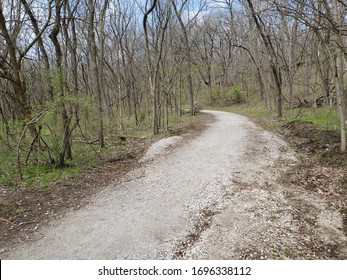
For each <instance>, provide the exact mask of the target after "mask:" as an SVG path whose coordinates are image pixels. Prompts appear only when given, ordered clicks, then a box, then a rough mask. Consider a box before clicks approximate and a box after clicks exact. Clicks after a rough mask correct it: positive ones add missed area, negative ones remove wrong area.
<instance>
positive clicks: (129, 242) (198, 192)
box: [0, 111, 347, 259]
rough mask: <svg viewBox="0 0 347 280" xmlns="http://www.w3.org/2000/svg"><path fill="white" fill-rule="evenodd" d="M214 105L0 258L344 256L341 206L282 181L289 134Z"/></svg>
mask: <svg viewBox="0 0 347 280" xmlns="http://www.w3.org/2000/svg"><path fill="white" fill-rule="evenodd" d="M208 112H209V113H211V114H213V115H214V116H215V117H216V121H215V122H214V123H213V124H211V125H210V126H209V128H208V129H207V130H206V131H205V132H204V133H203V134H202V135H201V136H200V137H198V138H196V139H194V140H192V141H189V142H188V143H182V144H181V145H179V146H178V147H177V148H175V149H173V150H172V151H171V152H166V153H165V152H164V153H163V154H162V155H161V156H160V157H158V158H156V159H154V160H150V161H148V162H147V163H146V164H145V165H144V166H142V167H141V168H139V169H136V170H134V171H132V172H130V173H129V174H128V175H127V176H126V177H125V178H124V179H123V180H122V182H117V183H114V184H113V185H110V186H109V187H108V189H107V190H106V191H104V192H103V193H101V194H100V195H99V196H98V197H96V198H95V199H94V201H93V203H91V204H90V205H88V206H86V207H84V208H83V209H81V210H79V211H77V212H73V213H70V214H69V215H67V216H66V218H64V219H62V220H60V221H59V224H57V225H56V226H54V227H50V228H46V229H44V230H42V231H41V232H40V233H38V234H37V236H36V241H34V242H31V243H30V244H22V245H20V246H18V247H17V248H15V249H13V250H12V251H10V252H3V253H2V254H0V258H1V259H190V258H193V259H277V258H296V259H302V258H305V259H307V258H340V259H343V258H344V259H345V258H346V257H347V237H346V236H345V235H344V233H343V230H342V217H341V215H340V214H339V212H337V211H335V210H334V209H331V208H330V206H329V201H325V200H324V199H323V198H321V197H318V196H317V195H315V194H313V193H308V192H307V191H305V190H303V189H293V188H292V187H290V186H286V185H285V184H283V183H281V180H280V178H281V176H282V175H283V174H284V172H285V170H286V169H287V168H288V166H289V165H291V164H295V163H296V158H295V155H294V153H293V152H292V151H291V150H290V149H289V148H288V147H287V145H286V144H285V142H284V141H282V140H280V139H278V138H277V137H275V136H274V135H273V134H271V133H269V132H266V131H264V130H262V129H260V128H259V127H257V126H256V125H255V124H253V123H252V122H250V121H249V120H248V119H247V118H245V117H242V116H239V115H235V114H231V113H224V112H214V111H208ZM181 141H182V140H181ZM183 142H184V141H183Z"/></svg>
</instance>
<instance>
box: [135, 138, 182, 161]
mask: <svg viewBox="0 0 347 280" xmlns="http://www.w3.org/2000/svg"><path fill="white" fill-rule="evenodd" d="M182 139H183V137H182V136H172V137H168V138H164V139H160V140H159V141H157V142H155V143H154V144H152V145H151V146H150V147H149V149H148V150H147V151H146V153H145V155H144V156H143V158H142V159H141V160H140V162H144V161H147V160H150V159H153V158H154V157H156V156H158V155H161V154H162V153H163V152H164V151H165V150H167V149H168V148H169V147H172V146H173V145H175V144H177V143H178V142H179V141H180V140H182Z"/></svg>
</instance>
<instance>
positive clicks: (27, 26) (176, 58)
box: [0, 0, 347, 177]
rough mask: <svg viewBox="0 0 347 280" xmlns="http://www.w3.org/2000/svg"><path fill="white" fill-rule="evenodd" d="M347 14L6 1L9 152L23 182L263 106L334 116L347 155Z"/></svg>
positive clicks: (0, 85) (274, 4)
mask: <svg viewBox="0 0 347 280" xmlns="http://www.w3.org/2000/svg"><path fill="white" fill-rule="evenodd" d="M346 16H347V2H346V1H345V0H296V1H295V0H294V1H290V0H280V1H272V0H240V1H238V0H178V1H176V0H134V1H128V0H103V1H101V0H0V128H1V132H0V137H1V138H0V142H1V149H0V151H1V153H2V154H3V155H4V158H7V157H11V158H13V159H15V165H16V168H17V170H18V172H19V177H23V174H22V168H23V167H24V166H26V165H30V164H38V163H39V164H50V165H52V166H55V167H58V168H61V167H64V166H65V164H66V161H68V160H69V159H71V158H73V157H74V153H73V151H74V147H78V146H80V145H87V146H92V148H93V149H99V148H104V147H105V146H107V141H105V139H106V140H107V139H108V138H110V137H112V136H114V135H121V134H123V133H124V131H125V130H126V128H127V127H128V126H136V127H139V128H143V129H151V131H152V133H153V134H157V133H159V131H162V130H164V131H165V130H168V129H169V126H170V116H172V115H176V116H179V115H181V114H183V113H187V112H189V113H190V114H192V115H194V112H195V110H196V109H197V107H201V106H202V107H208V106H211V107H216V106H229V105H232V104H235V103H241V102H250V101H252V102H254V103H256V104H258V105H260V106H263V107H264V108H266V109H267V110H268V111H269V112H273V113H274V114H276V116H277V117H279V118H281V117H282V115H283V111H284V110H289V111H293V110H294V109H295V108H298V107H300V108H301V107H310V108H312V109H313V110H315V109H316V108H318V107H325V108H331V109H332V110H333V111H334V112H336V114H337V115H338V118H339V129H340V134H341V150H342V151H343V152H345V151H346V132H345V123H346V105H345V104H346V99H347V89H346V83H345V78H346V75H345V71H346V69H347V64H346V61H347V60H346V59H347V40H346V39H347V20H346V19H347V17H346ZM294 115H295V114H293V116H294ZM2 167H3V168H5V167H6V164H3V165H2ZM1 173H2V174H1ZM5 173H6V171H0V175H4V174H5Z"/></svg>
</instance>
